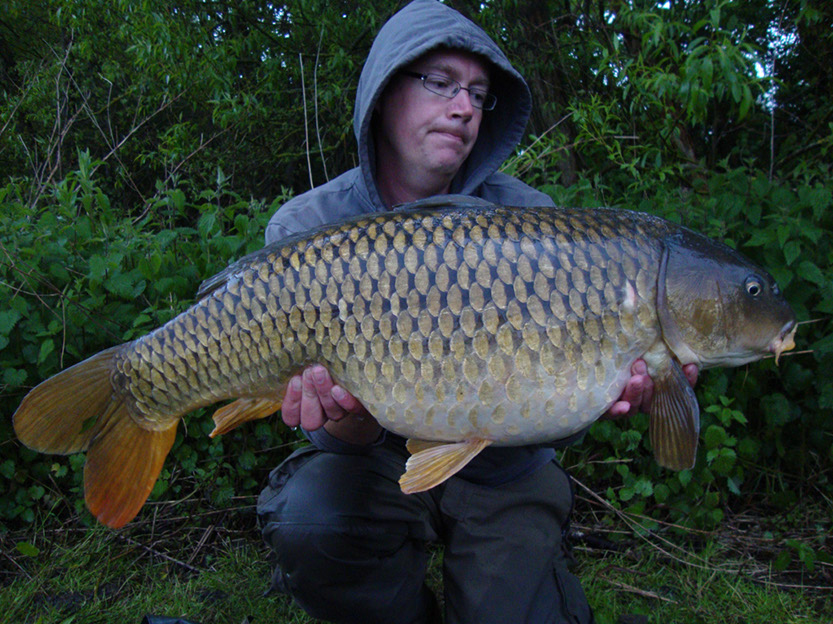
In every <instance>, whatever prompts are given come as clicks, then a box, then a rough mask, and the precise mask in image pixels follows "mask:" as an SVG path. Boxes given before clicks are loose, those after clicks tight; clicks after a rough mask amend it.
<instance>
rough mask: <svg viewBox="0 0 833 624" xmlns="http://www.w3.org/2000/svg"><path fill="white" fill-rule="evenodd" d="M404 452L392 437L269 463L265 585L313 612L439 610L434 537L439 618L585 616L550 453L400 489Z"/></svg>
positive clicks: (390, 614)
mask: <svg viewBox="0 0 833 624" xmlns="http://www.w3.org/2000/svg"><path fill="white" fill-rule="evenodd" d="M405 459H406V457H405V456H404V454H403V451H402V450H401V449H400V448H398V447H396V446H395V445H390V444H383V445H380V446H377V447H374V448H373V450H372V451H371V452H370V453H368V454H363V455H342V454H335V453H326V452H322V451H319V450H317V449H315V448H313V447H309V448H305V449H302V450H300V451H297V452H296V453H295V454H293V455H292V456H290V457H289V458H288V459H287V460H286V461H284V462H283V463H282V464H281V465H280V466H278V467H277V468H276V469H275V470H273V471H272V473H271V474H270V475H269V484H268V486H267V487H266V488H265V489H264V490H263V492H262V493H261V495H260V499H259V500H258V506H257V511H258V517H259V521H260V524H261V528H262V530H263V537H264V539H265V540H266V543H267V544H268V545H269V546H270V547H271V549H272V550H273V551H274V555H275V562H276V564H277V565H276V568H275V575H274V577H273V585H274V587H275V588H276V589H279V590H280V591H283V592H286V593H288V594H290V595H291V596H293V598H294V599H295V600H296V602H297V603H298V604H299V605H300V606H301V607H302V608H303V609H304V610H306V611H307V612H308V613H309V614H310V615H311V616H313V617H315V618H318V619H322V620H328V621H332V622H343V623H355V624H374V623H378V624H398V623H402V624H415V623H431V624H433V623H434V622H441V619H440V616H439V610H438V608H437V602H436V599H435V597H434V596H433V594H432V593H431V591H430V590H429V589H428V588H427V587H426V585H425V573H426V566H427V564H428V558H429V551H428V549H427V545H428V544H429V543H431V542H434V543H440V544H443V546H444V556H443V586H444V598H445V613H446V618H445V619H446V622H447V624H490V623H494V624H507V623H511V624H523V623H528V624H549V623H553V624H555V623H559V624H560V623H562V622H565V623H566V622H569V623H580V624H585V623H587V622H592V621H593V616H592V613H591V611H590V607H589V605H588V604H587V599H586V598H585V595H584V592H583V590H582V588H581V586H580V584H579V582H578V579H577V578H576V577H575V576H574V575H572V574H571V573H570V572H569V571H568V570H567V559H568V557H569V554H568V552H567V547H566V545H565V544H564V542H563V539H562V530H563V529H566V526H567V523H568V520H569V515H570V510H571V508H572V498H573V497H572V491H571V487H570V482H569V477H568V476H567V474H566V472H565V471H564V470H563V469H562V468H561V467H560V466H559V465H558V464H556V463H554V462H553V463H550V464H547V465H545V466H544V467H543V468H541V469H539V470H537V471H536V472H534V473H533V474H531V475H529V476H526V477H523V478H521V479H519V480H517V481H514V482H512V483H508V484H505V485H502V486H499V487H484V486H479V485H475V484H472V483H469V482H467V481H465V480H463V479H460V478H456V477H453V478H451V479H450V480H448V481H447V482H446V483H444V484H442V485H440V486H438V487H436V488H433V489H432V490H429V491H428V492H423V493H420V494H412V495H406V494H403V493H402V492H401V491H400V489H399V485H398V479H399V476H400V475H401V474H402V472H403V471H404V463H405Z"/></svg>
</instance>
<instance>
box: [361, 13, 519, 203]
mask: <svg viewBox="0 0 833 624" xmlns="http://www.w3.org/2000/svg"><path fill="white" fill-rule="evenodd" d="M442 47H445V48H454V49H459V50H465V51H468V52H472V53H474V54H478V55H480V56H482V57H484V58H485V59H486V60H487V61H489V63H490V65H491V67H492V74H493V75H492V76H491V77H490V78H491V87H490V90H491V91H492V93H494V94H495V95H496V96H497V98H498V101H497V106H496V107H495V109H494V110H492V111H486V112H484V115H483V121H482V122H481V124H480V131H479V133H478V137H477V142H476V143H475V144H474V147H473V148H472V152H471V154H470V155H469V157H468V159H467V160H466V162H465V163H464V165H463V167H462V168H461V169H460V171H459V172H458V174H457V176H456V177H455V179H454V180H453V181H452V184H451V189H450V191H451V192H452V193H460V194H463V195H466V194H471V193H472V192H474V190H475V189H476V188H477V187H478V186H479V185H480V184H482V182H483V181H484V180H485V179H486V178H487V177H488V176H489V175H491V174H493V173H494V172H495V171H497V170H498V168H499V167H500V166H501V164H503V161H505V160H506V159H507V158H508V157H509V156H510V155H511V154H512V152H513V150H514V149H515V146H516V145H517V144H518V143H519V142H520V140H521V139H522V138H523V134H524V130H525V128H526V124H527V121H528V119H529V114H530V111H531V110H532V96H531V95H530V92H529V87H528V86H527V84H526V82H524V79H523V78H522V77H521V75H520V74H519V73H518V72H517V71H516V70H515V69H514V68H513V67H512V65H511V64H510V63H509V60H508V59H507V58H506V56H505V55H504V54H503V52H502V51H501V50H500V48H498V47H497V45H496V44H495V42H494V41H492V39H491V38H490V37H489V36H488V35H487V34H486V32H485V31H484V30H483V29H481V28H480V27H479V26H477V25H475V24H474V23H473V22H471V21H470V20H468V19H467V18H465V17H463V16H462V15H461V14H460V13H458V12H457V11H455V10H454V9H451V8H449V7H447V6H445V5H443V4H441V3H440V2H438V1H437V0H415V1H414V2H411V3H410V4H408V5H407V6H405V7H404V8H403V9H402V10H401V11H399V12H398V13H396V14H395V15H393V17H391V18H390V19H389V20H388V21H387V22H386V23H385V25H384V26H383V27H382V29H381V30H380V31H379V34H378V35H377V36H376V39H375V40H374V42H373V46H372V47H371V48H370V53H369V54H368V57H367V61H366V62H365V64H364V67H363V69H362V73H361V76H360V78H359V85H358V90H357V92H356V108H355V113H354V116H353V130H354V132H355V135H356V140H357V141H358V145H359V163H360V167H361V172H362V178H363V180H364V183H365V185H366V187H367V189H368V193H369V194H370V198H369V199H370V200H371V202H372V203H373V204H374V205H375V206H377V207H378V208H379V209H380V210H383V209H384V207H385V206H384V204H383V202H382V199H381V197H380V196H379V191H378V189H377V188H376V182H375V179H374V172H375V160H374V148H373V141H372V140H371V136H370V131H371V119H372V117H373V108H374V106H375V105H376V102H377V100H378V99H379V96H380V95H381V94H382V91H383V90H384V88H385V86H386V85H387V83H388V82H389V80H390V79H391V77H392V76H393V75H394V74H395V73H396V72H397V71H398V70H399V69H401V68H402V67H404V66H406V65H408V64H410V63H412V62H413V61H415V60H416V59H418V58H419V57H421V56H422V55H423V54H425V53H426V52H429V51H430V50H434V49H436V48H442Z"/></svg>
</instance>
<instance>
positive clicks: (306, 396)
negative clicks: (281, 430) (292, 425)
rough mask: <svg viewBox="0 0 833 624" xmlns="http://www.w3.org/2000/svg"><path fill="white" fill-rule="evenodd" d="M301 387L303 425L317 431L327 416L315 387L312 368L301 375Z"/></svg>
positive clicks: (309, 429)
mask: <svg viewBox="0 0 833 624" xmlns="http://www.w3.org/2000/svg"><path fill="white" fill-rule="evenodd" d="M301 387H302V393H301V427H303V428H304V429H306V430H307V431H315V430H316V429H320V428H321V427H322V426H323V425H324V422H325V421H326V418H325V416H324V408H323V407H322V405H321V399H320V398H319V396H318V391H317V390H316V388H315V380H314V379H313V375H312V369H310V368H308V369H306V370H305V371H304V372H303V374H302V375H301Z"/></svg>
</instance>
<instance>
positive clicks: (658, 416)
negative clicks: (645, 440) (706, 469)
mask: <svg viewBox="0 0 833 624" xmlns="http://www.w3.org/2000/svg"><path fill="white" fill-rule="evenodd" d="M650 416H651V421H650V425H649V431H650V438H651V446H652V447H653V449H654V457H655V458H656V460H657V463H658V464H659V465H660V466H664V467H665V468H670V469H672V470H685V469H686V468H693V467H694V462H695V460H696V458H697V444H698V440H699V436H700V406H699V405H698V404H697V397H696V396H695V394H694V390H692V388H691V386H690V385H689V383H688V380H687V379H686V377H685V374H684V373H683V369H682V368H681V367H680V365H679V364H678V363H677V362H676V361H672V362H671V365H670V366H669V367H668V368H667V369H665V370H662V371H660V372H659V373H658V374H657V375H655V376H654V397H653V399H652V401H651V410H650Z"/></svg>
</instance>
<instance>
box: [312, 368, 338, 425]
mask: <svg viewBox="0 0 833 624" xmlns="http://www.w3.org/2000/svg"><path fill="white" fill-rule="evenodd" d="M310 375H311V377H312V382H313V385H314V386H315V392H316V393H317V395H318V400H319V402H320V403H321V409H322V410H323V416H324V419H325V420H341V419H342V418H344V416H345V415H346V412H345V411H344V408H342V407H341V405H339V404H338V402H336V400H335V398H334V397H333V388H334V387H335V382H333V378H332V377H330V372H329V371H328V370H327V369H326V368H324V367H323V366H320V365H317V366H313V367H311V368H310Z"/></svg>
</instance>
